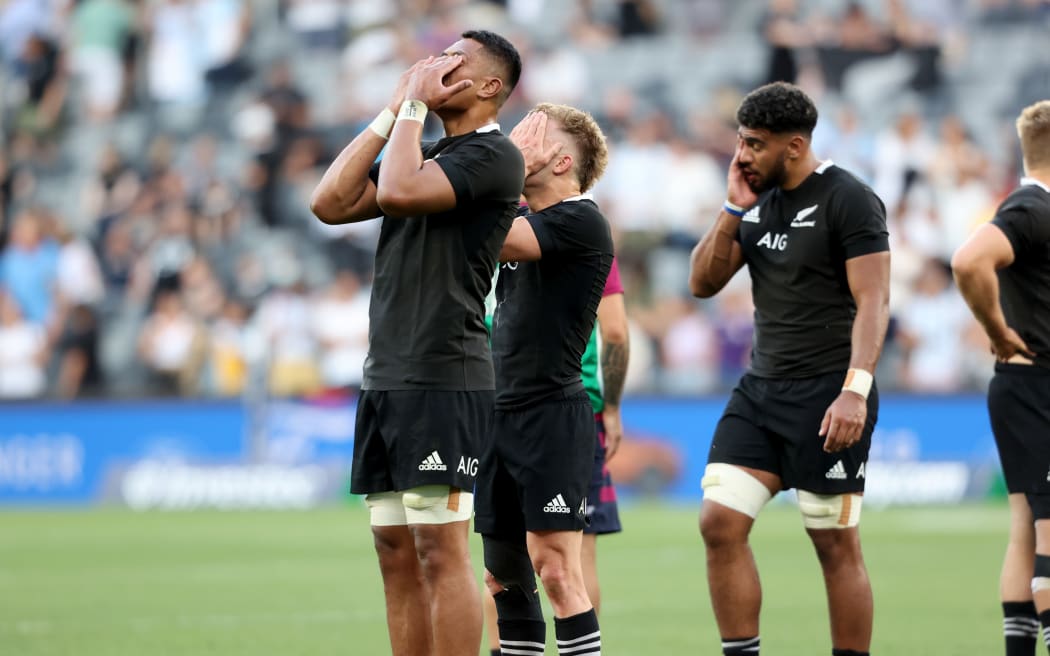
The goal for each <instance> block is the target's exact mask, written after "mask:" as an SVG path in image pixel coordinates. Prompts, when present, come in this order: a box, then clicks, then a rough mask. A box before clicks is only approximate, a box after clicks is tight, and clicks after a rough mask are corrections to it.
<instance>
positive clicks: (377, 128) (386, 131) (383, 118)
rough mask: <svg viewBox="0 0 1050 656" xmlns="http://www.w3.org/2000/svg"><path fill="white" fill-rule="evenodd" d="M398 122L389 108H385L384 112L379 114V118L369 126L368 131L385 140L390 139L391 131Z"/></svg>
mask: <svg viewBox="0 0 1050 656" xmlns="http://www.w3.org/2000/svg"><path fill="white" fill-rule="evenodd" d="M396 120H397V117H396V116H394V112H392V111H390V108H389V107H384V108H383V111H381V112H379V116H377V117H375V118H374V119H373V120H372V122H371V123H369V124H368V129H369V130H371V131H372V132H375V133H376V134H378V135H379V136H380V137H382V138H383V139H389V138H390V131H391V130H393V129H394V121H396Z"/></svg>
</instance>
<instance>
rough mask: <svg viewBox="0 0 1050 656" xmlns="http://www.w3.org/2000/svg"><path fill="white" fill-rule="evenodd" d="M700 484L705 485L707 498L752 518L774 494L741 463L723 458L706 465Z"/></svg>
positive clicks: (703, 486)
mask: <svg viewBox="0 0 1050 656" xmlns="http://www.w3.org/2000/svg"><path fill="white" fill-rule="evenodd" d="M700 487H702V488H703V489H704V499H708V500H711V501H715V502H717V503H719V504H721V505H723V506H725V507H727V508H732V509H733V510H735V511H737V512H741V513H744V514H745V515H747V516H748V517H751V518H755V517H758V513H759V512H760V511H761V510H762V507H763V506H765V505H766V504H767V503H769V500H770V499H772V498H773V495H772V494H771V493H770V492H769V489H768V488H767V487H766V486H765V485H763V484H762V482H761V481H759V480H758V479H757V478H755V477H754V476H752V475H751V474H749V473H747V472H746V471H744V470H743V469H741V468H739V467H735V466H733V465H727V464H725V463H723V462H713V463H710V464H708V465H707V467H706V468H704V477H703V478H702V479H701V480H700Z"/></svg>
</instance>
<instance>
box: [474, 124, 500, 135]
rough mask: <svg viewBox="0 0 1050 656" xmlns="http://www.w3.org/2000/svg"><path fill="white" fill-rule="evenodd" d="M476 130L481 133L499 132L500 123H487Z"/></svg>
mask: <svg viewBox="0 0 1050 656" xmlns="http://www.w3.org/2000/svg"><path fill="white" fill-rule="evenodd" d="M474 131H475V132H477V133H478V134H481V133H482V132H498V131H499V123H486V124H485V125H482V126H481V127H480V128H478V129H477V130H474Z"/></svg>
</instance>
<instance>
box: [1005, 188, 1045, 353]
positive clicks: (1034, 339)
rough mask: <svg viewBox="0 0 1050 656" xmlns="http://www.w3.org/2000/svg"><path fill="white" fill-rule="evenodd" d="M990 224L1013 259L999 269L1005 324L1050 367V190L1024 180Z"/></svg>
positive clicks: (1007, 198) (1008, 197)
mask: <svg viewBox="0 0 1050 656" xmlns="http://www.w3.org/2000/svg"><path fill="white" fill-rule="evenodd" d="M992 223H993V224H995V225H996V226H998V227H999V229H1000V230H1002V231H1003V234H1005V235H1006V238H1007V239H1009V240H1010V245H1011V246H1012V247H1013V250H1014V261H1013V264H1011V265H1010V266H1008V267H1005V268H1003V269H1000V270H999V303H1000V305H1001V306H1002V308H1003V314H1004V315H1005V316H1006V324H1007V325H1008V326H1010V327H1011V328H1013V329H1014V330H1016V331H1017V334H1018V335H1020V336H1021V339H1023V340H1024V343H1025V344H1027V345H1028V348H1029V349H1031V350H1032V351H1033V352H1034V353H1035V355H1036V357H1035V363H1036V364H1037V365H1039V366H1042V367H1050V187H1047V186H1046V185H1044V184H1042V183H1041V182H1039V181H1038V180H1034V179H1032V178H1023V179H1022V180H1021V186H1019V187H1018V188H1017V189H1015V190H1014V191H1013V192H1012V193H1011V194H1010V195H1009V196H1007V197H1006V200H1004V201H1003V203H1002V204H1001V205H1000V206H999V209H998V210H996V213H995V218H994V219H992Z"/></svg>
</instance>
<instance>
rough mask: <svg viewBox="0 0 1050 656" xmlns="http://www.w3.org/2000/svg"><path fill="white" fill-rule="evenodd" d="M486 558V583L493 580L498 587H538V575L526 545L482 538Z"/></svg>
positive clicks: (487, 537)
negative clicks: (533, 567)
mask: <svg viewBox="0 0 1050 656" xmlns="http://www.w3.org/2000/svg"><path fill="white" fill-rule="evenodd" d="M482 551H483V553H484V558H485V575H486V576H485V581H486V584H487V583H488V580H489V578H491V579H493V580H494V581H495V582H496V583H497V584H498V585H501V586H503V587H510V586H512V585H520V586H522V587H530V586H531V587H536V573H535V571H533V569H532V561H531V560H530V559H529V553H528V550H527V549H526V548H525V544H524V543H518V542H512V541H509V540H500V539H497V538H493V537H490V536H488V535H486V536H483V537H482Z"/></svg>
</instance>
